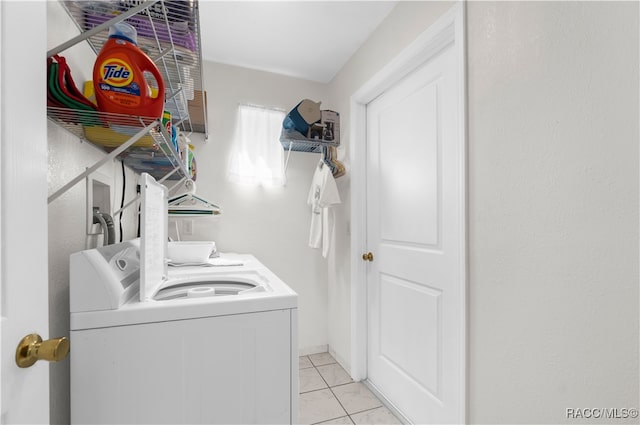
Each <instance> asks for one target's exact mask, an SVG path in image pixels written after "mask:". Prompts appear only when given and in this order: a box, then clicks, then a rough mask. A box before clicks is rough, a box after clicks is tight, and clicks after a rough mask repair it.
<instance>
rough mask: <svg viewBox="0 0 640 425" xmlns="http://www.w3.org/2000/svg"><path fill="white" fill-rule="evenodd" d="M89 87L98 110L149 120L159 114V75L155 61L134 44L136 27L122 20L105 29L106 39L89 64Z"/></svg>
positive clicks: (161, 93) (161, 101)
mask: <svg viewBox="0 0 640 425" xmlns="http://www.w3.org/2000/svg"><path fill="white" fill-rule="evenodd" d="M145 73H146V75H148V76H153V79H155V81H156V84H157V90H155V87H154V90H152V87H151V86H149V83H147V80H146V79H145ZM93 86H94V90H95V96H96V101H97V103H98V110H99V111H100V112H112V113H116V114H125V115H137V116H141V117H150V118H153V119H156V118H160V117H162V112H163V109H164V81H163V79H162V75H161V74H160V71H159V70H158V67H157V66H156V64H155V63H153V61H152V60H151V59H150V58H149V56H147V55H146V54H145V53H144V52H143V51H142V50H140V48H139V47H138V45H137V34H136V29H135V28H134V27H133V26H131V25H129V24H127V23H125V22H119V23H117V24H115V25H113V26H111V27H110V28H109V39H108V40H107V42H106V43H105V44H104V46H103V47H102V50H100V53H99V54H98V57H97V58H96V62H95V64H94V66H93Z"/></svg>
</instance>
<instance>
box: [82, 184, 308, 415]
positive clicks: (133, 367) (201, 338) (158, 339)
mask: <svg viewBox="0 0 640 425" xmlns="http://www.w3.org/2000/svg"><path fill="white" fill-rule="evenodd" d="M151 183H153V184H154V183H155V182H151ZM143 196H144V190H143ZM160 205H161V204H160ZM165 205H166V204H165ZM147 206H148V205H147ZM161 209H162V208H161ZM143 210H145V208H143ZM148 212H149V210H147V213H148ZM152 214H155V212H154V213H152ZM145 219H147V221H148V222H153V220H148V219H149V217H148V216H147V217H145ZM145 219H143V220H142V221H145ZM145 226H146V225H145ZM165 229H166V228H165ZM148 230H149V229H147V231H148ZM157 231H158V230H157V228H156V229H154V232H157ZM159 233H163V232H162V231H160V232H159ZM165 235H166V230H165ZM165 235H160V238H164V239H163V240H162V242H161V243H160V245H157V246H156V247H155V248H151V251H153V250H154V249H156V250H157V249H158V246H159V247H160V248H159V249H160V250H161V251H162V250H163V249H164V251H163V252H166V236H165ZM142 236H143V237H142V238H141V239H140V240H135V241H129V242H124V243H121V244H117V245H111V246H106V247H103V248H98V249H93V250H87V251H81V252H78V253H75V254H73V255H72V256H71V280H70V310H71V338H70V339H71V354H70V359H71V423H73V424H80V423H83V424H86V423H108V424H119V423H127V424H142V423H144V424H150V423H154V424H160V423H170V424H201V423H207V424H232V423H242V424H268V423H277V424H283V423H291V424H294V423H297V419H298V418H297V412H298V403H297V400H298V349H297V295H296V293H295V292H294V291H293V290H291V289H290V288H289V287H288V286H287V285H286V284H285V283H284V282H282V281H281V280H280V279H279V278H278V277H277V276H276V275H275V274H273V273H272V272H271V271H270V270H269V269H267V268H266V267H265V266H264V265H263V264H261V263H260V262H259V261H258V260H257V259H256V258H254V257H253V256H251V255H232V254H229V255H224V254H223V255H222V257H221V258H222V260H223V263H224V264H227V265H225V266H215V265H211V266H208V267H204V266H190V267H177V268H167V267H166V262H165V261H164V260H165V259H164V258H163V257H161V261H156V260H158V258H155V259H154V260H153V261H151V263H155V266H153V267H148V268H147V267H146V266H145V261H147V262H148V261H149V252H148V250H147V248H148V243H149V242H150V239H151V240H153V237H151V238H149V235H148V234H147V235H146V236H147V237H145V234H144V232H143V234H142ZM163 244H164V245H165V248H162V245H163ZM218 261H220V260H218ZM218 264H220V262H218ZM229 264H235V265H229ZM158 268H160V269H162V270H160V271H158ZM163 270H164V271H163ZM141 275H143V276H142V279H141ZM158 276H160V277H159V281H156V279H157V277H158ZM145 279H146V281H145Z"/></svg>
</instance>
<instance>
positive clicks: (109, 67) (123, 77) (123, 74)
mask: <svg viewBox="0 0 640 425" xmlns="http://www.w3.org/2000/svg"><path fill="white" fill-rule="evenodd" d="M101 68H102V79H103V80H104V81H105V82H106V83H107V84H109V85H112V86H115V87H124V86H127V85H129V84H131V82H132V81H133V72H132V70H131V68H130V67H129V66H128V64H126V63H124V62H122V61H119V60H113V59H112V60H110V61H108V62H105V63H103V64H102V67H101Z"/></svg>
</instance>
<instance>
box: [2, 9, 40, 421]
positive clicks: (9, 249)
mask: <svg viewBox="0 0 640 425" xmlns="http://www.w3.org/2000/svg"><path fill="white" fill-rule="evenodd" d="M46 10H47V4H46V2H22V1H2V2H0V34H1V35H0V55H1V57H0V87H1V88H0V100H1V101H2V105H1V106H0V109H1V114H0V117H1V118H0V132H1V134H2V140H1V142H2V143H1V154H0V168H1V172H0V184H1V185H2V192H1V193H2V197H1V200H0V239H1V242H2V245H1V246H0V276H1V277H0V279H1V285H2V287H1V293H0V313H1V315H2V321H1V329H0V334H1V335H2V345H1V346H2V363H1V365H0V378H1V379H0V380H1V382H2V388H1V398H0V409H1V412H2V413H1V417H0V421H1V422H2V423H3V424H5V423H6V424H8V423H32V424H36V423H48V422H49V364H48V363H47V362H37V363H36V364H35V365H33V366H31V367H30V368H26V369H20V368H18V367H17V366H16V362H15V352H16V347H17V345H18V342H19V341H20V340H21V339H22V337H23V336H25V335H27V334H31V333H38V334H40V335H41V336H42V337H43V338H45V337H47V336H48V332H49V313H48V302H49V301H48V272H47V270H48V258H47V120H46V110H45V106H46V86H45V80H46V78H45V74H46V71H45V57H46V41H47V34H46V27H47V18H46Z"/></svg>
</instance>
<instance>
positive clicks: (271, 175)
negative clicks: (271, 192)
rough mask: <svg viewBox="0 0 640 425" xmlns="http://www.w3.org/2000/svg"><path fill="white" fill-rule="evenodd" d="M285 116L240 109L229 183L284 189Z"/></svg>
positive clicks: (245, 107) (267, 111) (282, 113)
mask: <svg viewBox="0 0 640 425" xmlns="http://www.w3.org/2000/svg"><path fill="white" fill-rule="evenodd" d="M284 115H285V114H284V112H281V111H277V110H274V109H267V108H261V107H256V106H247V105H240V106H239V107H238V119H237V127H236V136H235V140H234V141H233V145H232V147H231V157H230V164H229V175H228V177H229V180H230V181H232V182H236V183H244V184H254V185H262V186H283V185H284V184H285V175H284V151H283V149H282V145H281V144H280V141H279V140H280V132H281V129H282V120H283V119H284Z"/></svg>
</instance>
